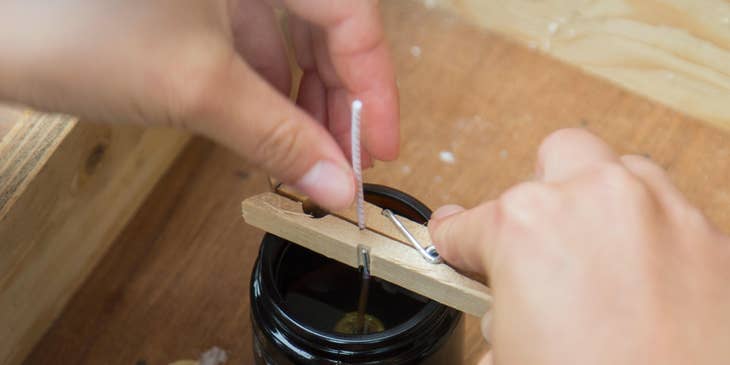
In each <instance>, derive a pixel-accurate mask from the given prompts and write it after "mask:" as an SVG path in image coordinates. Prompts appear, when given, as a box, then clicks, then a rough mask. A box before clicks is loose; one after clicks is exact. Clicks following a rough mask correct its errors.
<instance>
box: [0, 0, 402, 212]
mask: <svg viewBox="0 0 730 365" xmlns="http://www.w3.org/2000/svg"><path fill="white" fill-rule="evenodd" d="M272 2H274V3H276V4H275V5H277V6H283V7H285V8H286V9H288V10H289V11H290V13H291V15H292V16H291V17H290V23H289V30H290V33H291V39H292V41H293V44H294V48H295V50H296V60H297V62H298V64H299V66H300V67H301V68H302V69H303V70H304V75H303V78H302V80H301V85H300V88H299V94H298V95H299V97H298V100H297V104H298V105H295V104H294V103H292V102H290V101H289V100H288V98H287V96H288V94H289V90H290V85H291V76H290V67H289V63H288V59H287V53H286V49H285V46H284V42H283V41H282V37H281V34H280V32H279V30H278V26H277V21H276V17H275V14H274V11H273V9H272V7H271V5H270V4H269V3H267V2H266V1H265V0H207V1H198V0H157V1H124V0H58V1H51V2H48V1H43V2H37V1H19V0H16V1H5V2H1V3H0V100H9V101H16V102H20V103H23V104H26V105H30V106H35V107H38V108H41V109H44V110H48V111H59V112H65V113H70V114H75V115H78V116H80V117H82V119H86V120H93V121H104V122H111V121H120V122H138V123H148V124H162V125H171V126H178V127H185V128H188V129H190V130H192V131H194V132H197V133H200V134H203V135H206V136H208V137H210V138H212V139H214V140H216V141H217V142H220V143H221V144H223V145H225V146H228V147H229V148H231V149H233V150H234V151H236V152H238V153H239V154H240V155H242V156H244V157H246V158H248V159H249V160H250V161H252V162H254V163H255V164H257V165H259V166H261V167H262V168H263V169H265V170H266V171H267V172H268V173H270V174H272V175H273V176H275V177H277V178H279V179H281V180H283V181H284V182H286V183H289V184H292V185H294V186H295V187H297V188H298V189H299V190H301V191H302V192H304V193H306V194H308V195H309V196H310V197H312V198H313V199H314V200H315V201H317V202H318V203H319V204H320V205H322V206H324V207H325V208H330V209H337V208H344V207H346V206H347V205H349V204H350V203H351V202H352V200H353V198H354V190H355V189H354V179H353V175H352V170H351V168H350V167H349V163H348V161H347V158H346V157H347V152H345V153H343V150H344V151H348V150H349V148H350V138H349V136H350V124H349V105H350V103H351V101H352V100H354V99H361V100H362V101H363V103H364V110H363V126H362V138H363V147H364V149H363V152H364V153H363V165H364V166H369V165H371V160H372V159H373V158H375V159H381V160H390V159H393V158H395V157H396V156H397V154H398V139H399V136H398V96H397V90H396V85H395V76H394V71H393V67H392V64H391V61H390V58H389V55H388V50H387V47H386V43H385V40H384V34H383V29H382V26H381V23H380V17H379V13H378V7H377V1H375V0H280V1H274V0H272Z"/></svg>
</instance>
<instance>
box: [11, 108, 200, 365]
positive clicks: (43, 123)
mask: <svg viewBox="0 0 730 365" xmlns="http://www.w3.org/2000/svg"><path fill="white" fill-rule="evenodd" d="M19 115H20V118H18V119H17V120H16V122H15V124H14V125H13V128H12V129H11V130H10V131H9V132H8V134H7V135H6V136H5V138H3V140H2V141H3V142H2V143H1V144H0V363H2V364H18V363H20V362H21V361H22V360H23V358H24V357H25V356H26V354H27V353H28V351H29V350H30V349H31V348H32V347H33V345H35V343H36V341H37V340H38V339H39V338H40V337H41V336H42V335H43V333H44V332H45V331H46V329H47V328H48V327H49V326H50V325H51V323H52V322H53V320H55V318H56V316H57V315H58V314H59V313H60V312H61V310H62V309H63V306H64V305H65V304H66V303H67V302H68V300H69V299H70V298H71V295H73V293H74V292H75V290H76V289H77V288H78V287H79V285H80V284H81V283H82V282H83V280H84V279H85V278H86V275H88V274H89V272H90V271H91V270H92V269H93V267H94V266H95V265H96V263H97V262H98V260H99V258H100V257H101V256H102V255H103V254H104V253H105V252H106V250H107V248H108V247H109V246H110V245H111V243H112V242H113V240H114V238H116V235H117V234H118V233H119V231H120V230H121V229H122V227H124V225H125V224H126V222H127V221H128V220H129V218H130V217H131V216H132V215H133V214H134V212H135V211H136V209H137V207H138V206H139V205H140V204H141V203H142V201H143V199H144V198H145V197H146V195H147V193H148V192H149V191H150V190H151V189H152V186H153V185H154V183H155V182H156V181H157V179H158V178H159V177H160V176H161V175H162V174H163V172H164V171H165V169H166V168H167V167H168V166H169V165H170V164H171V163H172V161H173V160H174V159H175V157H176V156H177V154H178V152H179V151H180V150H181V149H182V148H183V146H184V144H185V141H186V140H187V138H188V137H187V135H186V134H184V133H180V132H174V131H170V130H144V129H142V128H140V127H138V126H128V125H98V124H90V123H78V121H77V119H76V118H73V117H70V116H65V115H55V114H44V113H38V112H32V111H27V112H23V113H21V114H19Z"/></svg>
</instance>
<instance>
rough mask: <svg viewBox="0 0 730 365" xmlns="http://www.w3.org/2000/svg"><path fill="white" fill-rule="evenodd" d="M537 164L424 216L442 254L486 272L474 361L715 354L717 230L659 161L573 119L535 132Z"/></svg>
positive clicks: (721, 264) (657, 360) (720, 264)
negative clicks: (481, 351) (521, 176)
mask: <svg viewBox="0 0 730 365" xmlns="http://www.w3.org/2000/svg"><path fill="white" fill-rule="evenodd" d="M537 171H538V174H537V175H538V177H539V178H538V180H537V181H533V182H526V183H522V184H519V185H517V186H515V187H513V188H512V189H510V190H508V191H507V192H505V193H504V194H502V195H501V196H500V197H499V198H498V199H497V200H494V201H489V202H486V203H483V204H481V205H479V206H477V207H475V208H472V209H469V210H464V209H463V208H460V207H457V206H446V207H442V208H441V209H439V210H438V211H436V212H435V213H434V215H433V217H432V220H431V222H430V223H429V228H430V232H431V235H432V238H433V240H434V242H435V244H436V247H437V249H438V251H439V253H440V254H441V256H443V257H444V259H445V260H446V261H448V262H449V263H451V264H452V265H455V266H456V267H459V268H462V269H464V270H470V271H476V272H480V273H482V274H486V275H487V277H488V278H489V279H488V280H489V284H490V287H491V288H492V290H493V295H494V307H493V309H492V311H491V312H490V313H489V314H488V315H487V316H485V318H484V319H483V324H486V327H487V328H488V330H487V334H486V335H487V337H488V340H489V341H490V343H491V344H492V346H493V347H492V349H493V351H492V355H493V358H490V359H489V360H488V361H490V362H491V361H494V363H496V364H531V365H541V364H561V365H565V364H718V363H724V362H727V359H729V358H730V311H728V308H730V290H729V289H728V283H729V282H730V239H728V237H727V236H724V235H723V234H721V233H720V232H718V231H717V230H716V229H715V228H713V226H712V225H711V224H710V223H709V222H708V221H707V220H706V219H705V217H704V216H703V215H702V214H701V213H700V212H699V211H698V210H697V209H696V208H694V207H692V206H691V205H690V204H689V203H688V202H687V201H686V200H685V198H684V197H683V196H682V195H681V193H680V192H679V191H678V190H677V189H676V188H675V187H674V186H673V185H672V183H671V181H670V179H669V178H668V177H667V175H666V174H665V172H664V171H663V170H662V169H661V168H660V167H658V166H657V165H655V164H654V163H652V162H651V161H650V160H649V159H647V158H644V157H641V156H635V155H629V156H621V157H619V156H617V155H616V154H614V153H613V152H612V150H611V149H610V148H609V147H608V146H607V145H606V144H605V143H603V142H602V141H601V140H599V139H598V138H596V137H595V136H593V135H591V134H590V133H588V132H586V131H584V130H580V129H568V130H562V131H558V132H556V133H554V134H552V135H551V136H549V137H548V138H547V139H546V140H545V141H544V142H543V144H542V146H541V147H540V150H539V157H538V164H537ZM492 359H493V360H492ZM485 362H486V361H485Z"/></svg>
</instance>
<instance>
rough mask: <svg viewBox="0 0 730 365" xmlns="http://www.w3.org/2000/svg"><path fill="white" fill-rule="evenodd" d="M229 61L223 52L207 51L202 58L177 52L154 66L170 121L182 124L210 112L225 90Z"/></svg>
mask: <svg viewBox="0 0 730 365" xmlns="http://www.w3.org/2000/svg"><path fill="white" fill-rule="evenodd" d="M233 62H234V58H233V57H231V56H230V55H229V54H228V53H227V52H223V51H220V52H215V51H211V52H209V53H208V56H205V57H202V59H201V57H199V56H195V57H192V56H188V57H185V56H181V57H180V59H178V60H175V61H174V62H171V63H170V64H166V65H164V66H163V67H162V68H161V69H159V70H157V71H156V73H157V74H158V75H159V76H158V77H157V78H158V79H159V80H160V85H159V87H161V88H162V89H163V90H164V96H163V97H165V98H166V100H163V103H165V104H166V105H168V109H169V111H168V113H169V118H168V119H169V122H170V124H172V125H175V126H183V127H186V126H187V125H186V124H188V123H190V122H191V121H195V120H199V119H206V116H209V115H212V114H213V111H214V110H215V107H216V103H219V102H220V100H222V96H224V95H222V94H223V93H225V92H226V89H225V85H226V84H227V83H228V78H229V77H230V74H231V69H232V67H233Z"/></svg>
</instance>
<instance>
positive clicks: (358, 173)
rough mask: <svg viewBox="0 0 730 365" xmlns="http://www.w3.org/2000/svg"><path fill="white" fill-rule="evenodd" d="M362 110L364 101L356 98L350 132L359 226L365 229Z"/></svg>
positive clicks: (353, 104)
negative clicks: (361, 144)
mask: <svg viewBox="0 0 730 365" xmlns="http://www.w3.org/2000/svg"><path fill="white" fill-rule="evenodd" d="M361 112H362V102H361V101H360V100H355V101H353V102H352V118H351V122H352V125H351V128H350V134H351V138H352V141H351V142H352V151H351V152H352V153H351V155H352V170H353V171H354V172H355V180H357V227H358V228H360V230H361V231H362V230H363V229H365V204H364V201H365V194H364V192H363V188H362V164H361V163H362V159H361V152H360V113H361Z"/></svg>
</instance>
